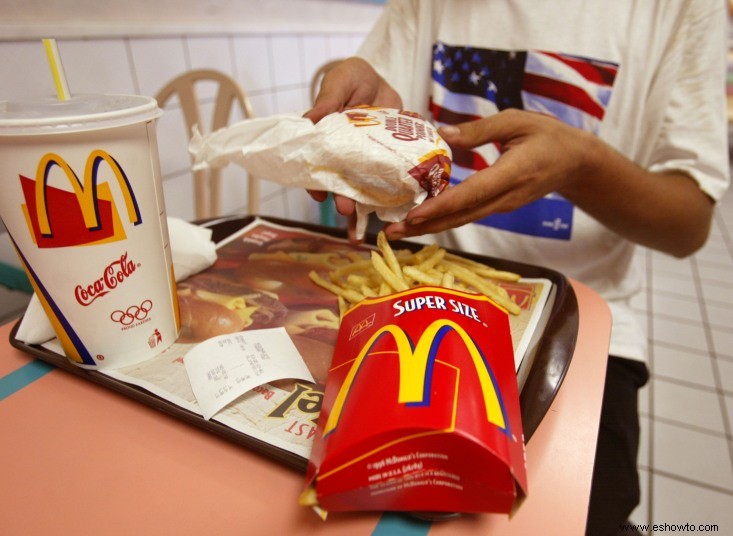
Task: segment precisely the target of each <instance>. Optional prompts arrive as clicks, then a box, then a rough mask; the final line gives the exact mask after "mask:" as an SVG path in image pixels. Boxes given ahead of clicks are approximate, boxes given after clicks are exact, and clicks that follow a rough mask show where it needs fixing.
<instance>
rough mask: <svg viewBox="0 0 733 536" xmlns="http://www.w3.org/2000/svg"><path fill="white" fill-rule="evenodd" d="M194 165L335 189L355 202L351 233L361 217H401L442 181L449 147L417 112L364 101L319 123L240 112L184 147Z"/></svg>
mask: <svg viewBox="0 0 733 536" xmlns="http://www.w3.org/2000/svg"><path fill="white" fill-rule="evenodd" d="M189 149H190V151H191V154H192V155H193V156H194V169H204V168H207V167H221V166H224V165H227V164H229V163H236V164H239V165H240V166H242V167H244V168H245V169H246V170H247V172H248V173H249V174H251V175H252V176H255V177H257V178H261V179H267V180H271V181H274V182H277V183H280V184H284V185H288V186H293V187H298V188H305V189H309V190H323V191H328V192H333V193H335V194H340V195H343V196H345V197H348V198H350V199H353V200H354V201H355V202H356V213H357V228H356V233H357V237H359V238H362V237H363V236H364V232H365V231H366V226H367V221H368V219H367V216H368V215H369V214H370V213H371V212H376V214H377V217H378V218H379V219H381V220H382V221H388V222H397V221H401V220H403V219H404V217H405V216H406V215H407V213H408V212H409V211H410V209H411V208H413V207H415V206H416V205H418V204H420V203H422V202H423V201H424V200H425V199H426V198H427V197H431V196H436V195H438V194H439V193H440V192H442V191H443V190H444V189H445V188H446V186H447V185H448V180H449V178H450V167H451V152H450V148H449V147H448V145H447V143H446V142H445V141H444V140H443V139H442V138H441V137H440V136H439V135H438V133H437V130H436V128H435V127H434V126H433V125H432V124H431V123H429V122H428V121H426V120H425V119H423V118H422V117H421V116H420V115H419V114H416V113H414V112H408V111H404V110H396V109H391V108H378V107H369V106H362V107H357V108H349V109H347V110H344V111H343V112H337V113H333V114H330V115H327V116H326V117H324V118H323V119H321V120H320V121H319V122H318V123H316V124H313V123H312V122H311V120H310V119H307V118H304V117H300V116H296V115H277V116H272V117H265V118H256V119H246V120H244V121H240V122H238V123H235V124H233V125H231V126H228V127H225V128H222V129H220V130H217V131H216V132H213V133H211V134H207V135H204V136H202V135H201V134H199V133H198V132H197V131H194V136H193V138H192V139H191V144H190V147H189Z"/></svg>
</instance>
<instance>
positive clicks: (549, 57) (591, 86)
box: [430, 42, 619, 240]
mask: <svg viewBox="0 0 733 536" xmlns="http://www.w3.org/2000/svg"><path fill="white" fill-rule="evenodd" d="M618 68H619V67H618V64H615V63H611V62H606V61H599V60H594V59H590V58H583V57H579V56H572V55H568V54H560V53H556V52H547V51H541V50H525V51H508V50H491V49H481V48H474V47H465V46H451V45H447V44H445V43H442V42H437V43H436V44H435V45H434V46H433V70H432V79H433V83H432V95H431V98H430V109H431V112H432V116H433V119H434V120H435V122H436V123H438V124H439V125H441V124H456V123H461V122H464V121H472V120H475V119H479V118H481V117H485V116H489V115H492V114H495V113H497V112H499V111H501V110H506V109H508V108H517V109H520V110H529V111H534V112H540V113H544V114H548V115H551V116H554V117H556V118H558V119H560V120H561V121H564V122H565V123H567V124H569V125H572V126H574V127H577V128H580V129H583V130H586V131H588V132H592V133H594V134H598V131H599V129H600V125H601V121H602V120H603V116H604V115H605V112H606V108H607V107H608V103H609V101H610V100H611V93H612V91H613V83H614V80H615V79H616V74H617V73H618ZM500 154H501V148H500V147H499V146H497V145H496V144H493V143H491V144H487V145H483V146H481V147H477V148H476V149H474V150H470V151H468V150H454V151H453V166H452V176H451V182H452V183H454V184H456V183H458V182H460V181H462V180H463V179H465V178H466V177H468V176H469V175H472V174H473V173H475V172H477V171H479V170H481V169H484V168H486V167H489V166H490V165H491V164H493V163H494V162H495V161H496V159H497V158H499V156H500ZM475 223H477V224H480V225H487V226H490V227H496V228H499V229H504V230H506V231H512V232H516V233H522V234H527V235H532V236H540V237H545V238H556V239H562V240H569V239H570V237H571V235H572V226H573V205H572V203H570V202H569V201H568V200H566V199H565V198H563V197H562V196H560V195H559V194H550V195H548V196H546V197H544V198H543V199H539V200H537V201H535V202H533V203H530V204H528V205H526V206H524V207H522V208H520V209H518V210H515V211H514V212H511V213H507V214H492V215H490V216H488V217H486V218H484V219H482V220H479V221H477V222H475Z"/></svg>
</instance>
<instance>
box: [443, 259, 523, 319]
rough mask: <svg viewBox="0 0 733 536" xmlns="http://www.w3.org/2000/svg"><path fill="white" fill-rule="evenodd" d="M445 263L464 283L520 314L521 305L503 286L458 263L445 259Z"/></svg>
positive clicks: (508, 309) (510, 310)
mask: <svg viewBox="0 0 733 536" xmlns="http://www.w3.org/2000/svg"><path fill="white" fill-rule="evenodd" d="M444 264H445V265H446V267H447V268H448V270H449V271H450V272H452V273H453V275H455V276H456V278H458V279H461V280H462V281H463V282H464V283H467V284H468V285H470V286H472V287H473V288H475V289H476V290H478V291H479V292H481V293H482V294H485V295H486V296H488V297H489V298H491V299H492V300H494V301H495V302H496V303H497V304H499V305H501V306H502V307H504V309H506V310H507V311H509V312H510V313H512V314H515V315H517V314H519V311H520V309H519V306H518V305H517V304H516V303H514V302H513V301H512V300H510V299H509V297H508V296H507V294H506V290H504V289H503V288H501V287H500V286H499V285H497V284H495V283H492V282H490V281H487V280H485V279H482V278H481V277H479V276H478V275H476V273H475V272H473V271H471V270H470V269H468V268H466V267H465V266H461V265H460V264H458V263H454V262H450V261H445V263H444Z"/></svg>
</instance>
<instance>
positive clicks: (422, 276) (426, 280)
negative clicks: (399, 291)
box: [402, 266, 441, 287]
mask: <svg viewBox="0 0 733 536" xmlns="http://www.w3.org/2000/svg"><path fill="white" fill-rule="evenodd" d="M402 271H403V272H404V273H405V275H406V276H407V277H409V278H410V279H414V280H415V281H417V282H418V283H420V284H421V285H432V286H434V287H439V286H440V283H441V278H440V277H435V276H433V275H430V274H428V273H426V272H424V271H422V270H421V269H420V268H417V267H415V266H403V267H402Z"/></svg>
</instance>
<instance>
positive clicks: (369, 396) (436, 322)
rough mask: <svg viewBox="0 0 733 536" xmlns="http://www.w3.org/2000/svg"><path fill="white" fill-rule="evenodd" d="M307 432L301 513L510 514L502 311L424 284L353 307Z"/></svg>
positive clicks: (513, 436) (521, 476)
mask: <svg viewBox="0 0 733 536" xmlns="http://www.w3.org/2000/svg"><path fill="white" fill-rule="evenodd" d="M477 401H481V403H476V402H477ZM375 415H378V416H379V418H378V419H375V418H374V416H375ZM318 430H319V433H318V434H317V436H316V440H315V442H314V445H313V451H312V454H311V459H310V462H309V467H308V474H307V489H306V491H305V492H304V494H303V495H302V497H301V504H305V505H311V506H317V507H318V508H319V512H321V513H322V512H323V511H324V510H325V511H348V510H397V511H431V512H504V513H509V512H511V511H512V510H513V509H514V508H515V507H516V506H517V505H518V504H519V502H521V499H522V498H523V497H524V495H525V494H526V490H527V482H526V469H525V465H524V436H523V432H522V422H521V414H520V409H519V393H518V389H517V380H516V374H515V370H514V360H513V349H512V342H511V334H510V331H509V321H508V316H507V314H506V312H505V311H504V310H503V309H502V308H500V307H498V306H497V305H496V304H495V303H494V302H493V301H492V300H490V299H489V298H488V297H486V296H480V295H477V294H475V293H468V292H463V291H460V290H453V289H446V288H440V287H429V286H422V287H419V288H413V289H407V290H404V291H402V292H397V293H392V294H389V295H387V296H382V297H377V298H367V299H365V300H363V301H361V302H360V303H359V304H357V305H356V306H354V307H352V308H351V309H349V310H348V312H347V313H346V314H345V315H344V317H343V318H342V323H341V328H340V331H339V338H338V342H337V346H336V351H335V354H334V360H333V363H332V366H331V369H330V371H329V376H328V380H327V383H326V390H325V395H324V401H323V406H322V409H321V415H320V419H319V422H318Z"/></svg>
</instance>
